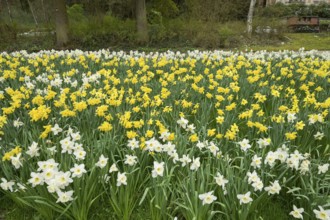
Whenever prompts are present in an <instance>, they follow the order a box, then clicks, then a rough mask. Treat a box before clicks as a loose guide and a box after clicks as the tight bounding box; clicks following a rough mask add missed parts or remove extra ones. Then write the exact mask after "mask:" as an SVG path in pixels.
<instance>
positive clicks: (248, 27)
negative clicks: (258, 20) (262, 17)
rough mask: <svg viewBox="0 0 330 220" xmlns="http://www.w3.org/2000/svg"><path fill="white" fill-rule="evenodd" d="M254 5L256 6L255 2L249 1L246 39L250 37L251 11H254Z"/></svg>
mask: <svg viewBox="0 0 330 220" xmlns="http://www.w3.org/2000/svg"><path fill="white" fill-rule="evenodd" d="M255 4H256V0H251V2H250V8H249V13H248V18H247V34H248V37H251V36H252V19H253V11H254V6H255Z"/></svg>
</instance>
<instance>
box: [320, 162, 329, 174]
mask: <svg viewBox="0 0 330 220" xmlns="http://www.w3.org/2000/svg"><path fill="white" fill-rule="evenodd" d="M317 168H318V172H317V174H321V173H326V172H327V171H328V170H329V164H328V163H326V164H323V165H321V166H318V167H317Z"/></svg>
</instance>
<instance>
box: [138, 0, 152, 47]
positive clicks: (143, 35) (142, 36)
mask: <svg viewBox="0 0 330 220" xmlns="http://www.w3.org/2000/svg"><path fill="white" fill-rule="evenodd" d="M135 14H136V28H137V37H138V41H139V42H140V43H146V42H148V40H149V36H148V22H147V10H146V1H145V0H135Z"/></svg>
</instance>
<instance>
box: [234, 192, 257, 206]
mask: <svg viewBox="0 0 330 220" xmlns="http://www.w3.org/2000/svg"><path fill="white" fill-rule="evenodd" d="M250 195H251V192H247V193H245V194H238V195H237V198H238V199H239V204H242V203H243V204H247V203H250V202H252V201H253V199H252V198H251V196H250Z"/></svg>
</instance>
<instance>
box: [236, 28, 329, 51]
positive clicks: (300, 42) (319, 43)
mask: <svg viewBox="0 0 330 220" xmlns="http://www.w3.org/2000/svg"><path fill="white" fill-rule="evenodd" d="M329 42H330V33H329V32H322V33H286V34H284V38H283V41H282V42H277V43H273V44H270V45H262V44H261V45H260V44H259V45H255V46H248V49H253V50H267V51H279V50H296V51H297V50H299V49H300V48H304V49H305V50H330V44H329ZM242 49H243V48H242Z"/></svg>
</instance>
